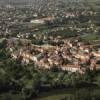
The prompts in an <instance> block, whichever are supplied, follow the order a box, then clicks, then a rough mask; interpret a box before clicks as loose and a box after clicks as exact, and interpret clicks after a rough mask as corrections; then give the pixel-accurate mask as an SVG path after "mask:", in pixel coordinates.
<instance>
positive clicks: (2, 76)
mask: <svg viewBox="0 0 100 100" xmlns="http://www.w3.org/2000/svg"><path fill="white" fill-rule="evenodd" d="M5 42H6V41H3V42H2V43H1V44H0V93H1V98H3V97H4V96H3V94H4V93H8V94H7V95H5V98H4V100H6V98H13V96H14V95H18V94H21V98H23V99H24V100H31V98H35V97H37V96H38V95H39V94H41V93H42V92H45V91H50V90H52V89H61V88H62V89H63V88H66V89H67V88H69V87H72V88H75V87H76V88H80V87H81V86H83V87H84V85H85V86H86V85H88V86H89V87H90V85H93V84H94V82H95V85H96V86H100V74H98V73H99V72H95V71H92V72H91V71H89V70H87V72H86V74H83V75H82V74H80V73H78V72H77V73H68V72H63V71H60V69H58V68H57V67H56V66H54V67H53V68H52V70H47V71H45V70H43V69H37V68H36V67H35V65H34V64H29V65H22V64H21V62H20V60H13V59H11V58H10V56H9V53H6V49H5V48H4V45H2V44H4V43H5ZM79 93H80V92H79ZM80 96H81V95H80ZM10 100H13V99H10ZM17 100H18V99H17ZM94 100H98V99H94Z"/></svg>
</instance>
